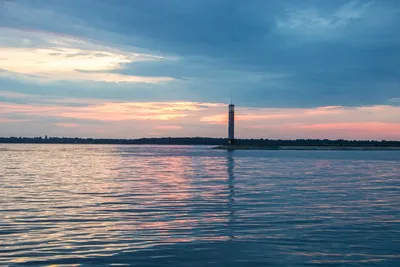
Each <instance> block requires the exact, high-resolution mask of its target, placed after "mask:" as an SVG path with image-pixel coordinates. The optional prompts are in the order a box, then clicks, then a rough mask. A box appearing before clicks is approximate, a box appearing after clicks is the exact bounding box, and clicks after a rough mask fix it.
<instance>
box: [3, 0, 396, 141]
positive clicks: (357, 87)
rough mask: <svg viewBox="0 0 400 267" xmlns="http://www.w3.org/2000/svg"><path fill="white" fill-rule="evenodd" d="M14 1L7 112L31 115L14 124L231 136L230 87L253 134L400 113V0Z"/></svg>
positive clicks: (244, 129)
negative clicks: (228, 128)
mask: <svg viewBox="0 0 400 267" xmlns="http://www.w3.org/2000/svg"><path fill="white" fill-rule="evenodd" d="M2 7H4V8H3V11H4V12H3V13H2V15H3V16H2V25H4V26H3V27H2V28H0V31H1V32H2V34H1V35H0V44H1V45H0V68H1V69H0V102H1V105H2V106H1V109H2V110H0V114H1V117H2V118H3V117H4V118H5V119H8V120H12V119H28V120H33V121H28V122H25V123H23V124H22V123H20V124H19V123H18V122H15V123H9V124H10V125H12V128H8V127H7V129H2V131H3V132H4V133H18V132H20V133H30V134H33V133H37V134H39V133H41V132H43V131H45V130H47V131H48V132H49V133H54V134H64V132H65V133H69V134H73V135H75V134H76V135H79V134H81V135H85V136H87V135H91V134H95V135H98V136H100V135H102V136H110V137H113V136H121V137H125V136H128V137H129V136H130V135H132V136H138V137H140V136H149V135H153V136H157V135H160V134H161V133H162V134H165V135H169V134H171V135H178V134H185V135H189V136H190V135H194V136H197V135H203V136H208V135H211V136H225V134H226V125H225V122H226V110H225V109H226V108H225V106H223V105H222V104H220V103H224V102H225V103H228V102H229V98H230V97H229V96H230V94H231V93H232V95H233V100H234V102H235V104H237V107H238V109H237V111H238V113H237V123H238V129H237V131H238V134H239V135H240V136H242V137H247V136H248V137H267V136H270V137H282V138H283V137H295V138H297V137H302V136H316V135H321V136H322V137H324V136H332V137H334V136H336V135H337V134H338V133H339V132H337V131H338V130H335V131H336V132H335V131H329V130H327V129H326V130H325V129H317V128H313V129H311V128H307V127H303V128H301V127H300V126H302V125H305V126H307V125H321V124H325V123H326V124H340V123H349V124H354V123H387V124H390V123H395V124H396V123H398V120H397V119H396V118H395V117H394V115H393V114H395V113H396V112H398V110H397V107H391V106H390V105H392V106H396V105H397V103H398V101H397V100H396V99H397V98H398V97H399V95H398V85H399V83H400V78H399V77H400V69H399V67H398V62H397V61H396V58H397V57H398V55H399V51H400V50H399V47H400V34H399V31H398V25H399V23H400V16H399V10H400V9H399V7H400V5H399V3H398V2H397V1H374V2H372V1H346V0H340V1H339V0H338V1H308V0H307V1H297V0H286V1H260V0H250V1H231V0H220V1H201V0H199V1H197V0H196V1H175V0H173V1H161V2H160V3H158V2H157V3H154V2H152V1H136V0H132V1H97V0H86V1H79V0H71V1H52V0H41V1H30V0H19V1H7V2H4V3H3V6H2ZM12 93H14V95H12ZM18 94H20V95H18ZM178 103H181V104H178ZM213 105H216V106H213ZM6 108H7V109H8V111H7V110H6V111H4V109H6ZM44 115H46V116H44ZM35 123H37V125H36V124H35ZM56 123H76V124H79V125H83V126H80V127H74V128H65V127H59V126H57V125H56ZM38 125H40V126H41V127H38ZM290 125H291V126H290ZM293 125H298V126H299V128H297V129H295V128H293V127H294V126H293ZM354 125H357V124H354ZM163 126H177V127H182V129H180V130H174V129H170V130H171V131H168V129H162V127H163ZM383 126H384V127H389V125H386V124H385V125H383ZM160 127H161V128H160ZM368 127H372V124H369V126H368ZM98 129H101V130H103V132H101V133H97V132H96V130H98ZM388 129H389V128H388ZM358 134H360V133H358ZM356 135H357V133H355V132H352V133H351V134H350V136H354V137H355V136H356ZM360 136H361V135H360ZM370 136H372V137H373V136H377V137H382V138H384V137H385V133H384V131H382V133H377V132H376V133H373V132H370ZM386 137H387V136H386ZM386 137H385V138H386ZM391 138H396V137H391Z"/></svg>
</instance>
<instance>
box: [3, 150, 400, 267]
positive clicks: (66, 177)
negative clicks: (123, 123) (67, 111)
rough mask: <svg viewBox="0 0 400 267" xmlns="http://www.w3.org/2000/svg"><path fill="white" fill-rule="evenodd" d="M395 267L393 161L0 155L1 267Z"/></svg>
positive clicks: (399, 231)
mask: <svg viewBox="0 0 400 267" xmlns="http://www.w3.org/2000/svg"><path fill="white" fill-rule="evenodd" d="M124 265H125V266H199V267H201V266H400V152H395V151H387V152H377V151H372V152H366V151H364V152H363V151H344V152H341V151H326V152H323V151H234V152H226V151H215V150H210V149H209V148H208V147H184V146H100V145H97V146H92V145H0V266H124Z"/></svg>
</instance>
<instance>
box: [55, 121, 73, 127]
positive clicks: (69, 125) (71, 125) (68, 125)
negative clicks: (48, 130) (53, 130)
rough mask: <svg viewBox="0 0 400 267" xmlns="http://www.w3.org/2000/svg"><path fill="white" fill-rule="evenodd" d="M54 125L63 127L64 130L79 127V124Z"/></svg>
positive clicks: (62, 123) (61, 123)
mask: <svg viewBox="0 0 400 267" xmlns="http://www.w3.org/2000/svg"><path fill="white" fill-rule="evenodd" d="M56 125H57V126H60V127H65V128H76V127H79V124H76V123H67V122H60V123H56Z"/></svg>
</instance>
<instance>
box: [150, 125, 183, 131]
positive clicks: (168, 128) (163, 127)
mask: <svg viewBox="0 0 400 267" xmlns="http://www.w3.org/2000/svg"><path fill="white" fill-rule="evenodd" d="M156 128H157V129H160V130H180V129H182V127H181V126H176V125H161V126H157V127H156Z"/></svg>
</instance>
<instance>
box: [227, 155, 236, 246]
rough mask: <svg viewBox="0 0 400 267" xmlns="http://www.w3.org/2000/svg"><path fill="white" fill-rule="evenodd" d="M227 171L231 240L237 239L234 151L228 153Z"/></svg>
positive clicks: (229, 234) (229, 232)
mask: <svg viewBox="0 0 400 267" xmlns="http://www.w3.org/2000/svg"><path fill="white" fill-rule="evenodd" d="M227 172H228V190H229V191H228V211H229V215H228V237H229V240H231V241H232V240H234V239H235V232H234V227H235V222H236V215H235V159H234V157H233V152H228V155H227Z"/></svg>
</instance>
